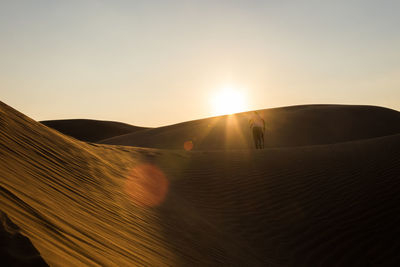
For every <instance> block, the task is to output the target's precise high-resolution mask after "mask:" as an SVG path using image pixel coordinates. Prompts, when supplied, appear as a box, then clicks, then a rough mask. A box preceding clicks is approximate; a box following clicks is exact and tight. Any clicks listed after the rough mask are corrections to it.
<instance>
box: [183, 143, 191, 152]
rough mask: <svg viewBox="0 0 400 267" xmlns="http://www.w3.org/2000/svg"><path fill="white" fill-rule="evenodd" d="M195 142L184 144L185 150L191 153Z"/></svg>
mask: <svg viewBox="0 0 400 267" xmlns="http://www.w3.org/2000/svg"><path fill="white" fill-rule="evenodd" d="M193 146H194V145H193V142H192V141H186V142H185V143H184V144H183V148H184V149H185V150H186V151H190V150H192V149H193Z"/></svg>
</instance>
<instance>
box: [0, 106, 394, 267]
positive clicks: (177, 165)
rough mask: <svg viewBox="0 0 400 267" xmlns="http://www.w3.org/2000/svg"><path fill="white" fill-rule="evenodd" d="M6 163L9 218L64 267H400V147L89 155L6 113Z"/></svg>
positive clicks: (2, 174)
mask: <svg viewBox="0 0 400 267" xmlns="http://www.w3.org/2000/svg"><path fill="white" fill-rule="evenodd" d="M0 156H1V159H2V160H1V161H0V210H2V211H3V212H5V213H6V214H7V215H8V216H9V218H10V219H11V220H12V221H13V222H14V223H16V224H17V225H18V226H19V227H20V228H21V232H22V233H23V234H24V235H26V236H27V237H29V239H30V240H31V241H32V243H33V244H34V246H35V247H36V248H37V249H38V250H39V252H40V253H41V255H42V257H43V258H44V259H45V260H46V261H47V262H48V263H49V264H50V265H54V266H65V265H69V266H77V265H118V266H129V265H145V266H163V265H169V266H184V265H216V266H220V265H231V266H232V265H234V266H260V265H264V266H265V265H266V266H268V265H270V266H275V265H277V266H316V265H319V266H330V265H342V266H348V265H359V266H367V265H383V264H395V263H399V262H400V256H399V254H398V253H397V251H398V249H399V248H400V243H399V239H398V234H399V232H398V229H399V227H398V225H399V223H400V216H399V214H400V206H399V205H398V203H399V196H400V194H399V193H400V179H399V176H400V135H392V136H387V137H382V138H376V139H369V140H364V141H355V142H349V143H343V144H337V145H329V146H310V147H301V148H291V149H270V150H265V151H246V150H243V151H230V152H207V151H203V152H185V151H166V150H164V151H163V150H155V149H140V148H127V147H118V146H106V145H95V144H88V143H83V142H79V141H76V140H75V139H72V138H69V137H66V136H63V135H61V134H59V133H58V132H56V131H54V130H51V129H49V128H46V127H44V126H42V125H41V124H39V123H37V122H35V121H33V120H31V119H29V118H27V117H25V116H24V115H22V114H20V113H18V112H17V111H15V110H13V109H11V108H10V107H8V106H6V105H4V104H0ZM157 185H163V186H162V187H161V186H157Z"/></svg>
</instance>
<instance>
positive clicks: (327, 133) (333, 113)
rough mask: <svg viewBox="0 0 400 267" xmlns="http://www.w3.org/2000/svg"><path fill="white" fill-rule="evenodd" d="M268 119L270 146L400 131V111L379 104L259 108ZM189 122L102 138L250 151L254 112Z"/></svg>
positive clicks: (328, 141) (116, 142)
mask: <svg viewBox="0 0 400 267" xmlns="http://www.w3.org/2000/svg"><path fill="white" fill-rule="evenodd" d="M258 112H259V113H260V114H263V116H264V118H265V120H266V123H267V135H266V139H265V141H266V147H292V146H309V145H320V144H333V143H339V142H347V141H352V140H359V139H367V138H373V137H379V136H385V135H391V134H396V133H400V112H398V111H395V110H390V109H386V108H381V107H374V106H350V105H349V106H348V105H306V106H293V107H283V108H274V109H265V110H259V111H258ZM250 114H251V113H249V112H245V113H238V114H234V115H229V116H219V117H214V118H208V119H202V120H196V121H190V122H184V123H180V124H175V125H170V126H165V127H160V128H153V129H147V130H144V131H137V132H134V133H130V134H125V135H122V136H117V137H112V138H108V139H106V140H102V141H100V143H104V144H113V145H129V146H140V147H152V148H164V149H182V148H183V144H184V142H185V141H192V142H193V143H194V148H193V149H194V150H211V149H248V148H253V147H254V144H253V141H252V136H251V133H250V129H249V123H248V119H249V115H250Z"/></svg>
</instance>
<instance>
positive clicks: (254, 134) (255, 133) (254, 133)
mask: <svg viewBox="0 0 400 267" xmlns="http://www.w3.org/2000/svg"><path fill="white" fill-rule="evenodd" d="M253 140H254V145H255V146H256V149H257V148H258V145H257V129H256V127H253Z"/></svg>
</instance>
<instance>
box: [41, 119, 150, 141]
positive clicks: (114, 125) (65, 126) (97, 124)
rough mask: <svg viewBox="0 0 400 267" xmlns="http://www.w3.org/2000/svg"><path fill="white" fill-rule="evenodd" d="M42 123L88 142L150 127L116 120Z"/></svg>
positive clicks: (52, 121) (75, 120) (76, 120)
mask: <svg viewBox="0 0 400 267" xmlns="http://www.w3.org/2000/svg"><path fill="white" fill-rule="evenodd" d="M41 123H42V124H44V125H46V126H47V127H50V128H53V129H55V130H57V131H59V132H61V133H63V134H66V135H68V136H72V137H74V138H76V139H78V140H81V141H86V142H98V141H100V140H103V139H107V138H111V137H115V136H119V135H123V134H128V133H133V132H136V131H139V130H144V129H148V128H144V127H138V126H133V125H129V124H126V123H121V122H115V121H99V120H86V119H74V120H51V121H41Z"/></svg>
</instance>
